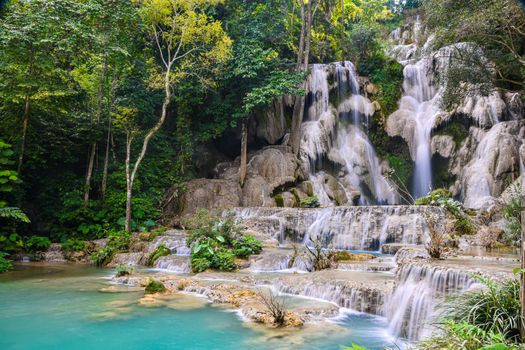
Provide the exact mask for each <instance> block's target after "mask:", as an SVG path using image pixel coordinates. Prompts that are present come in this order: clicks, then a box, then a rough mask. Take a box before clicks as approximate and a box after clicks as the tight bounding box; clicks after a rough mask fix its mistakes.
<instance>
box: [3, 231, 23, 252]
mask: <svg viewBox="0 0 525 350" xmlns="http://www.w3.org/2000/svg"><path fill="white" fill-rule="evenodd" d="M23 249H24V241H23V240H22V237H20V235H19V234H17V233H11V234H7V235H0V252H5V253H8V254H13V253H18V252H21V251H22V250H23Z"/></svg>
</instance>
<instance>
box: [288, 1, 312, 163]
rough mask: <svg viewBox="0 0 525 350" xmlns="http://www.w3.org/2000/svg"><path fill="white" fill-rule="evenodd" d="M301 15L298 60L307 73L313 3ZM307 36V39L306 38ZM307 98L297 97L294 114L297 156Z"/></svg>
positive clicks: (304, 83) (299, 65)
mask: <svg viewBox="0 0 525 350" xmlns="http://www.w3.org/2000/svg"><path fill="white" fill-rule="evenodd" d="M301 14H302V15H303V23H302V25H301V37H300V39H299V44H300V47H299V54H298V58H297V62H298V64H297V66H298V71H306V70H307V69H308V61H309V55H310V41H311V38H312V1H309V2H308V4H307V5H306V11H305V8H304V3H303V5H302V6H301ZM305 36H306V37H305ZM301 88H302V89H303V90H304V89H306V82H303V84H302V86H301ZM305 100H306V99H305V96H304V95H302V96H296V97H295V103H294V107H293V114H292V130H291V133H290V145H291V146H292V152H293V153H294V154H295V155H298V154H299V150H300V148H301V124H302V123H303V117H304V104H305Z"/></svg>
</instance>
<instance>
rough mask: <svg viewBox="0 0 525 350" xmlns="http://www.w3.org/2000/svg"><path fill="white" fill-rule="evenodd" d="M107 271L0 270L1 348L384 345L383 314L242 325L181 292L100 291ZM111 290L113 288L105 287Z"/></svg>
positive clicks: (72, 268)
mask: <svg viewBox="0 0 525 350" xmlns="http://www.w3.org/2000/svg"><path fill="white" fill-rule="evenodd" d="M112 273H113V272H112V271H111V270H100V269H95V268H91V267H79V266H67V265H66V266H23V265H22V266H18V270H17V271H13V272H10V273H7V274H3V275H0V349H2V350H11V349H12V350H14V349H20V350H22V349H39V350H48V349H49V350H50V349H78V350H82V349H112V350H117V349H126V350H132V349H152V350H153V349H155V350H157V349H203V350H204V349H206V350H209V349H307V350H308V349H340V348H341V345H351V344H352V343H358V344H360V345H362V346H366V347H368V349H371V350H374V349H383V347H384V346H385V345H391V344H392V343H391V342H392V339H390V337H389V336H388V334H386V333H385V329H386V325H385V322H384V320H383V319H382V318H379V317H373V316H369V315H363V314H349V315H348V316H345V317H341V318H339V319H338V320H337V322H333V323H329V324H322V325H320V326H316V325H309V326H306V327H305V328H304V329H303V330H300V331H299V330H268V329H264V328H262V327H253V326H248V325H246V324H245V323H243V322H242V321H241V320H240V319H239V317H238V316H237V314H236V313H234V312H229V311H227V310H224V309H220V308H217V307H214V306H211V305H210V304H208V303H206V301H205V300H203V299H202V298H198V297H193V296H188V295H180V296H177V297H175V298H174V299H173V300H171V301H170V302H168V303H166V304H163V305H156V306H155V307H152V306H147V305H142V304H140V303H139V299H140V298H141V297H142V292H140V291H131V292H126V293H122V292H119V293H116V292H101V289H104V288H108V287H111V283H110V281H109V277H110V276H111V274H112ZM109 290H111V288H110V289H109Z"/></svg>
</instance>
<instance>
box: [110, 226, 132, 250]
mask: <svg viewBox="0 0 525 350" xmlns="http://www.w3.org/2000/svg"><path fill="white" fill-rule="evenodd" d="M108 238H109V240H108V245H109V246H111V247H113V248H114V249H115V250H128V249H129V243H130V239H131V235H130V233H129V232H126V231H110V232H109V235H108Z"/></svg>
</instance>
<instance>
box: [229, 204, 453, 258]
mask: <svg viewBox="0 0 525 350" xmlns="http://www.w3.org/2000/svg"><path fill="white" fill-rule="evenodd" d="M426 210H431V211H434V212H435V213H436V214H437V215H440V216H441V215H443V211H442V209H441V208H437V207H429V208H427V207H410V206H358V207H329V208H319V209H296V208H251V209H246V208H237V209H234V210H233V212H234V214H235V216H236V218H237V219H238V220H240V221H242V223H243V224H244V225H245V226H247V227H250V228H253V229H255V230H257V231H259V232H261V233H264V234H265V235H268V236H271V237H273V238H275V239H278V240H279V241H280V242H281V243H284V242H286V241H287V242H294V243H299V242H303V243H308V242H310V241H311V240H313V239H317V238H319V239H321V241H322V243H323V244H324V245H326V246H328V245H330V246H332V247H333V248H336V249H344V250H374V251H377V250H380V249H381V246H382V245H383V244H385V243H403V244H407V245H408V244H423V243H424V242H425V241H426V239H427V237H428V232H427V230H428V229H427V227H426V224H425V220H423V219H422V216H423V212H424V211H426Z"/></svg>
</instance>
